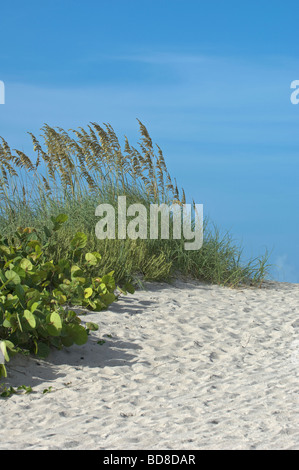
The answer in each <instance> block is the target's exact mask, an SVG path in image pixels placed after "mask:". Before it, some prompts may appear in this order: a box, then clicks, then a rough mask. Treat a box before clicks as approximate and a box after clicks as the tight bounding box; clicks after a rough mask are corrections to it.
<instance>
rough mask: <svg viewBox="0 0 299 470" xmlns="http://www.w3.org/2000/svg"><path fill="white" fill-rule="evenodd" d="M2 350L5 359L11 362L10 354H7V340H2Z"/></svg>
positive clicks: (0, 349)
mask: <svg viewBox="0 0 299 470" xmlns="http://www.w3.org/2000/svg"><path fill="white" fill-rule="evenodd" d="M0 351H1V353H2V356H3V357H4V359H5V360H6V361H7V362H9V355H8V354H7V347H6V341H0Z"/></svg>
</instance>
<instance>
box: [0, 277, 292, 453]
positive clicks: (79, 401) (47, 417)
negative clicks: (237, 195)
mask: <svg viewBox="0 0 299 470" xmlns="http://www.w3.org/2000/svg"><path fill="white" fill-rule="evenodd" d="M146 289H147V290H145V291H137V292H136V293H135V294H134V295H128V296H127V297H122V298H121V299H120V300H119V302H117V303H115V304H114V305H112V306H111V308H110V309H109V310H108V311H106V312H100V313H88V314H87V315H83V316H82V317H81V318H82V320H83V321H93V322H97V323H98V324H99V326H100V328H99V331H97V332H92V333H91V335H90V337H89V340H88V343H87V344H86V345H84V346H75V347H72V348H69V349H65V350H62V351H53V352H52V353H51V355H50V357H49V358H48V359H47V360H46V361H42V360H37V359H36V358H32V357H30V358H25V357H15V358H13V360H12V361H11V362H10V363H9V366H8V373H9V377H8V379H7V385H12V386H14V387H16V386H18V385H23V384H24V385H27V386H28V385H31V386H32V387H33V393H31V394H27V395H25V394H19V395H13V396H11V397H10V398H7V399H1V400H0V406H1V427H0V448H1V449H150V450H154V449H158V450H162V449H164V450H171V449H299V380H298V375H299V337H298V332H299V285H298V284H285V283H273V282H267V283H265V284H264V285H263V287H262V288H260V289H257V288H247V289H239V290H232V289H229V288H226V287H221V286H211V285H206V284H203V283H199V282H193V281H188V282H184V281H180V280H177V281H175V282H174V284H173V285H171V286H170V285H167V284H159V283H149V284H146ZM100 340H105V343H103V344H102V343H101V341H100ZM99 341H100V343H99ZM49 387H52V391H50V392H48V393H43V391H44V390H45V389H49Z"/></svg>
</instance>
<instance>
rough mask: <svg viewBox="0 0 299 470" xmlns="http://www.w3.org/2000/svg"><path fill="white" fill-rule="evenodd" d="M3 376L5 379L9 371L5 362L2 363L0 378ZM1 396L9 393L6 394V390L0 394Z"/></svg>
mask: <svg viewBox="0 0 299 470" xmlns="http://www.w3.org/2000/svg"><path fill="white" fill-rule="evenodd" d="M1 377H3V378H4V379H5V378H6V377H7V371H6V367H5V365H4V364H0V379H1ZM0 396H1V397H6V396H7V395H5V391H4V392H2V393H1V394H0Z"/></svg>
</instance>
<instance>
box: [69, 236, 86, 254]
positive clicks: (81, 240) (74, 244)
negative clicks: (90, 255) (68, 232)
mask: <svg viewBox="0 0 299 470" xmlns="http://www.w3.org/2000/svg"><path fill="white" fill-rule="evenodd" d="M86 242H87V235H85V233H83V232H77V233H76V235H75V236H74V238H73V239H72V240H71V248H72V249H73V250H75V249H78V248H84V247H85V245H86Z"/></svg>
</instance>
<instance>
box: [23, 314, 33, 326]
mask: <svg viewBox="0 0 299 470" xmlns="http://www.w3.org/2000/svg"><path fill="white" fill-rule="evenodd" d="M23 317H24V318H25V320H27V322H28V324H29V326H30V327H31V328H35V327H36V320H35V316H34V315H33V314H32V313H31V312H30V310H24V315H23Z"/></svg>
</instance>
